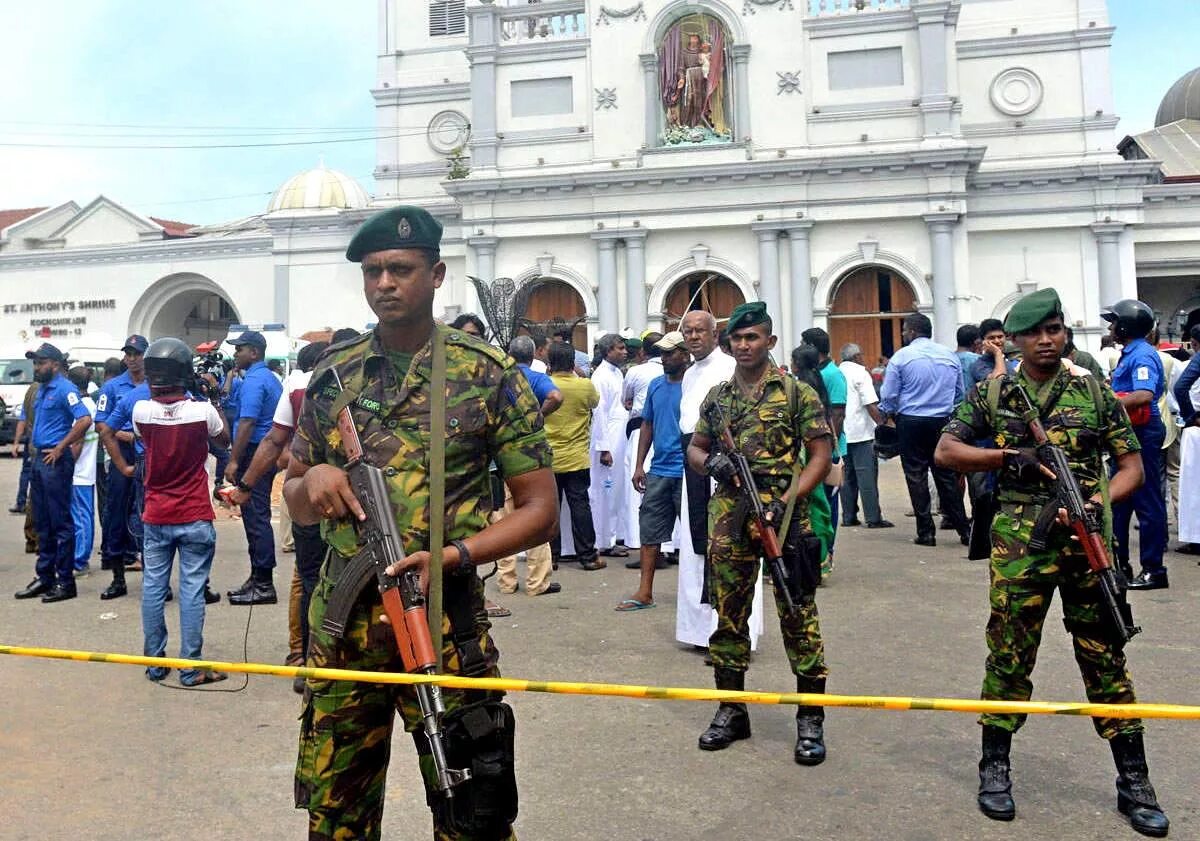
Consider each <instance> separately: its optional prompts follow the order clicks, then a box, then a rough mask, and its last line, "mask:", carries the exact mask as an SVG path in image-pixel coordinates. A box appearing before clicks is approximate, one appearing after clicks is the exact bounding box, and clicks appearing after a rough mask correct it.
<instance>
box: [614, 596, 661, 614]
mask: <svg viewBox="0 0 1200 841" xmlns="http://www.w3.org/2000/svg"><path fill="white" fill-rule="evenodd" d="M652 607H658V605H657V604H656V603H655V602H639V601H638V600H637V599H621V603H620V604H619V605H617V606H616V607H615V608H613V610H619V611H621V612H622V613H628V612H629V611H631V610H647V609H649V608H652Z"/></svg>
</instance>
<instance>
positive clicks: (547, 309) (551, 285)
mask: <svg viewBox="0 0 1200 841" xmlns="http://www.w3.org/2000/svg"><path fill="white" fill-rule="evenodd" d="M585 312H586V311H585V310H584V306H583V299H582V298H581V297H579V293H578V292H576V291H575V290H574V289H572V288H571V287H570V286H569V285H568V284H566V283H563V282H562V281H561V280H548V281H545V282H543V283H542V284H541V285H540V286H538V288H537V289H535V290H533V294H532V295H531V296H530V298H529V308H528V309H527V310H526V311H525V317H526V318H527V319H529V320H530V321H532V322H534V323H535V324H540V325H543V326H545V325H546V324H547V323H548V322H549V321H550V320H551V319H554V318H561V319H562V320H563V321H566V322H567V323H568V324H569V323H570V322H572V321H574V320H575V319H577V318H582V316H583V315H584V314H585ZM571 338H572V342H573V344H574V345H575V347H576V348H577V349H579V350H582V351H585V352H589V353H590V352H591V349H590V348H589V347H588V345H587V324H586V322H584V321H580V322H579V323H578V324H576V325H575V332H574V333H573V334H572V336H571Z"/></svg>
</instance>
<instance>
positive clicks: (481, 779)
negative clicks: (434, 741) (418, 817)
mask: <svg viewBox="0 0 1200 841" xmlns="http://www.w3.org/2000/svg"><path fill="white" fill-rule="evenodd" d="M442 729H443V732H444V734H445V744H446V759H447V761H448V763H449V765H450V767H451V768H465V769H468V770H470V772H471V778H470V779H469V780H467V781H466V782H463V783H460V784H459V785H457V786H455V787H454V789H453V793H452V796H447V795H446V794H445V793H443V792H440V791H438V790H436V788H433V787H431V786H430V785H429V784H428V783H426V786H425V796H426V801H427V802H428V803H429V808H430V810H431V811H432V812H433V819H434V824H435V825H436V826H437V827H439V828H443V829H447V830H450V831H452V832H455V833H459V834H462V835H464V836H467V837H470V838H472V839H478V841H501V839H505V838H508V836H509V833H510V832H511V827H512V822H513V821H515V820H516V819H517V776H516V771H515V765H516V752H515V736H516V718H515V717H514V716H513V711H512V707H510V706H509V705H508V704H505V703H503V702H501V701H483V702H480V703H476V704H468V705H466V706H463V707H459V708H458V709H456V710H454V711H453V712H451V713H447V714H446V717H445V718H444V719H443V720H442ZM415 735H416V742H417V752H418V753H420V754H422V755H428V754H429V743H428V742H427V741H426V740H425V736H424V734H423V733H421V732H420V731H418V732H417V733H416V734H415Z"/></svg>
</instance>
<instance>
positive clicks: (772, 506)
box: [763, 499, 787, 531]
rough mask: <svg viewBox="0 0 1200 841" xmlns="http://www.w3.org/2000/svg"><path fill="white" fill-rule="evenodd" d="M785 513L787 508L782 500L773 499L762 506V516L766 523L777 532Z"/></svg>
mask: <svg viewBox="0 0 1200 841" xmlns="http://www.w3.org/2000/svg"><path fill="white" fill-rule="evenodd" d="M786 513H787V506H786V505H784V504H783V501H782V500H778V499H773V500H771V501H770V502H768V503H767V504H766V505H765V506H763V516H764V517H765V518H766V520H767V522H768V523H770V524H771V525H773V526H774V527H775V530H776V531H778V530H779V525H780V524H781V523H782V522H783V515H784V514H786Z"/></svg>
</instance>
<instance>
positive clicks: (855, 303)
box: [829, 266, 916, 365]
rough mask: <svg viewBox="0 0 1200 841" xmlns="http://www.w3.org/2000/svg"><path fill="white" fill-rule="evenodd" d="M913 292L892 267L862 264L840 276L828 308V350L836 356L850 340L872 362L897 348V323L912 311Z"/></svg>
mask: <svg viewBox="0 0 1200 841" xmlns="http://www.w3.org/2000/svg"><path fill="white" fill-rule="evenodd" d="M915 301H916V295H915V294H914V293H913V290H912V287H911V286H909V285H908V283H907V282H906V281H905V280H904V279H903V278H902V277H900V276H899V275H898V274H896V272H894V271H893V270H892V269H888V268H884V267H883V266H863V267H862V268H858V269H855V270H854V271H852V272H850V273H849V274H847V275H846V276H845V277H843V278H842V279H841V280H840V281H839V282H838V285H837V287H836V289H835V291H834V293H833V302H832V304H831V305H830V307H829V343H830V353H831V354H832V356H833V357H834V359H835V360H836V359H838V358H839V356H838V354H839V352H840V350H841V347H842V345H845V344H847V343H849V342H853V343H854V344H856V345H858V346H859V347H861V348H862V350H863V357H864V358H865V359H866V361H867V363H868V364H869V365H874V364H875V362H876V361H877V360H878V359H879V357H880V356H891V355H892V354H894V353H895V352H896V351H897V350H899V349H900V346H901V345H900V322H901V321H902V320H903V318H904V316H906V315H908V314H909V313H911V312H913V311H914V310H915V309H916V307H915Z"/></svg>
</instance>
